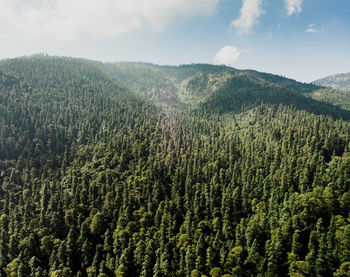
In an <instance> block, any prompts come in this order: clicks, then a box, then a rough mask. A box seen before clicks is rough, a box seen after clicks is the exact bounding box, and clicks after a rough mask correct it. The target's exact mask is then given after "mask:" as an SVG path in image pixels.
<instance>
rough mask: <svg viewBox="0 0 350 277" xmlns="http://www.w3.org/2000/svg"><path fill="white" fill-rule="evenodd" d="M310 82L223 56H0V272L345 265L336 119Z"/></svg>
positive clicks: (243, 270) (288, 269)
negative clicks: (188, 59) (224, 60)
mask: <svg viewBox="0 0 350 277" xmlns="http://www.w3.org/2000/svg"><path fill="white" fill-rule="evenodd" d="M106 72H109V73H108V74H107V73H106ZM121 74H123V78H120V79H122V80H121V81H123V82H124V85H121V84H120V82H121V81H118V80H116V79H115V78H114V77H113V76H116V77H118V76H119V77H120V76H121ZM112 75H113V76H112ZM119 77H118V78H119ZM132 82H134V85H131V83H132ZM125 86H129V87H130V88H131V90H129V89H128V88H126V87H125ZM314 88H315V86H312V85H305V84H300V83H297V82H294V81H292V80H288V79H285V78H283V77H279V76H273V75H268V74H267V75H266V74H263V73H261V74H260V73H257V72H250V71H238V70H235V69H232V68H228V67H224V66H220V67H216V66H210V65H188V66H179V67H159V66H155V65H148V64H141V65H140V64H119V65H104V64H100V63H95V62H90V61H85V60H75V59H68V58H57V57H29V58H21V59H14V60H7V61H3V62H2V63H1V65H0V108H1V109H0V121H1V124H0V196H1V198H0V215H1V216H0V229H1V232H0V275H1V276H84V277H85V276H100V277H102V276H103V277H106V276H108V277H109V276H143V277H148V276H288V275H290V276H332V275H333V276H347V275H348V274H349V258H350V249H349V248H350V218H349V203H350V155H349V146H350V133H349V130H350V123H349V121H346V120H343V119H341V118H344V119H345V118H346V113H345V112H344V111H342V110H340V109H337V108H335V107H333V106H331V105H326V104H322V103H320V102H316V101H313V100H311V99H306V98H305V97H304V96H303V95H302V94H305V93H312V91H313V89H314ZM167 89H168V90H167ZM297 90H299V91H297ZM152 91H153V92H154V95H152V94H151V92H152ZM142 93H143V94H144V96H145V97H146V96H148V97H149V98H150V99H145V98H141V97H140V96H138V94H142ZM163 96H164V97H165V98H167V97H168V96H169V97H170V98H171V97H173V101H165V100H164V99H165V98H162V97H163ZM162 99H163V100H162ZM150 100H152V101H154V102H155V103H156V105H155V104H154V103H152V102H151V101H150ZM159 104H160V106H159ZM320 114H322V115H320ZM336 118H337V119H336Z"/></svg>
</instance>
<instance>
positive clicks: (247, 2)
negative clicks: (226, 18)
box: [231, 0, 264, 34]
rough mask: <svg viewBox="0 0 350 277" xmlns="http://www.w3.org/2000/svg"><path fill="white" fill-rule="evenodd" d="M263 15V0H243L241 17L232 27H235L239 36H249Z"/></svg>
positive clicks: (234, 21)
mask: <svg viewBox="0 0 350 277" xmlns="http://www.w3.org/2000/svg"><path fill="white" fill-rule="evenodd" d="M263 13H264V10H263V9H262V0H243V5H242V8H241V11H240V15H239V17H238V18H237V19H236V20H233V21H232V22H231V27H235V28H236V29H237V33H238V34H249V33H250V31H251V30H252V28H253V27H254V25H256V24H257V23H258V20H259V17H260V16H261V15H262V14H263Z"/></svg>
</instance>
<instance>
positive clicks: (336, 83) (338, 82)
mask: <svg viewBox="0 0 350 277" xmlns="http://www.w3.org/2000/svg"><path fill="white" fill-rule="evenodd" d="M314 83H315V84H317V85H320V86H325V87H331V88H334V89H341V90H349V91H350V72H349V73H341V74H336V75H331V76H327V77H325V78H322V79H319V80H316V81H314Z"/></svg>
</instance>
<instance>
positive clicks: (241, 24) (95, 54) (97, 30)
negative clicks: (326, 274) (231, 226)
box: [0, 0, 350, 82]
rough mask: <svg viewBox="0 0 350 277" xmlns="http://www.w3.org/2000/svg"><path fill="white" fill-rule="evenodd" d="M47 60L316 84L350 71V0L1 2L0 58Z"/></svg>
mask: <svg viewBox="0 0 350 277" xmlns="http://www.w3.org/2000/svg"><path fill="white" fill-rule="evenodd" d="M39 52H41V53H48V54H50V55H60V56H72V57H84V58H89V59H95V60H100V61H106V62H107V61H109V62H114V61H144V62H152V63H157V64H175V65H177V64H184V63H197V62H200V63H214V64H227V65H231V66H233V67H236V68H239V69H247V68H249V69H256V70H259V71H264V72H270V73H275V74H279V75H283V76H287V77H290V78H293V79H296V80H299V81H304V82H310V81H313V80H315V79H318V78H321V77H325V76H327V75H331V74H336V73H342V72H350V0H0V58H9V57H16V56H22V55H31V54H35V53H39Z"/></svg>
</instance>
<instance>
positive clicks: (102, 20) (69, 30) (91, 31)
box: [0, 0, 219, 41]
mask: <svg viewBox="0 0 350 277" xmlns="http://www.w3.org/2000/svg"><path fill="white" fill-rule="evenodd" d="M218 2H219V0H0V23H1V28H0V37H3V38H5V37H6V36H8V37H11V36H17V37H18V36H21V37H24V38H30V39H40V38H51V39H55V40H59V41H71V40H75V39H77V38H79V37H82V36H86V37H115V36H119V35H121V34H124V33H127V32H130V31H133V30H136V29H140V28H142V27H145V26H150V27H151V28H152V29H153V30H155V31H161V30H163V29H164V28H166V27H167V26H168V25H169V24H170V23H171V22H173V21H175V19H176V18H177V17H178V16H183V17H194V16H210V15H212V14H213V13H214V12H215V10H216V7H217V4H218Z"/></svg>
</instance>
